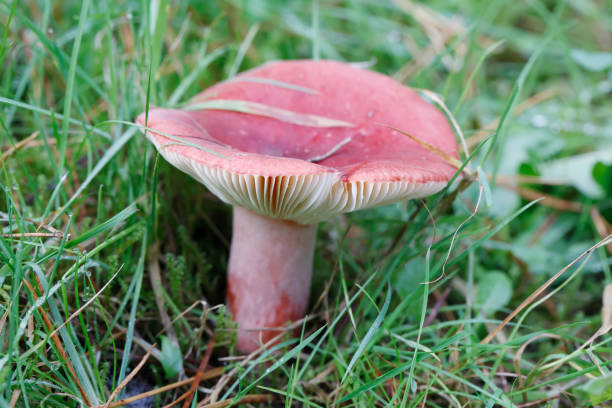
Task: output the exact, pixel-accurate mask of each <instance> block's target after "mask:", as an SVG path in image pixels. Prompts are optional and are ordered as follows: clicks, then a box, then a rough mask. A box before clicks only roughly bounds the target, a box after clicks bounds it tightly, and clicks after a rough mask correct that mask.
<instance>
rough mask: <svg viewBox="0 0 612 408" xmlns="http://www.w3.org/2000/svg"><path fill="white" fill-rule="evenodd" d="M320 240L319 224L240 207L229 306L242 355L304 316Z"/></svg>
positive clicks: (232, 253) (236, 209)
mask: <svg viewBox="0 0 612 408" xmlns="http://www.w3.org/2000/svg"><path fill="white" fill-rule="evenodd" d="M316 235H317V226H316V225H301V224H297V223H295V222H293V221H284V220H278V219H272V218H269V217H266V216H263V215H259V214H255V213H253V212H251V211H249V210H246V209H244V208H241V207H234V227H233V235H232V246H231V249H230V257H229V265H228V278H227V302H228V305H229V308H230V311H231V312H232V315H233V317H234V320H235V321H236V322H237V323H238V328H239V331H238V339H237V347H238V349H239V350H241V351H243V352H251V351H254V350H256V349H257V348H258V347H259V346H260V345H261V344H263V343H266V342H267V341H268V340H270V339H271V338H273V337H274V336H276V335H278V334H279V333H280V332H281V331H282V330H283V329H282V327H283V326H284V325H285V324H286V323H287V322H291V321H294V320H297V319H300V318H302V317H303V316H304V313H305V312H306V307H307V306H308V295H309V293H310V280H311V277H312V260H313V255H314V245H315V238H316ZM270 328H276V330H270Z"/></svg>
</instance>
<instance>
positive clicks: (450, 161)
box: [382, 124, 472, 176]
mask: <svg viewBox="0 0 612 408" xmlns="http://www.w3.org/2000/svg"><path fill="white" fill-rule="evenodd" d="M382 126H385V127H388V128H389V129H393V130H395V131H396V132H399V133H401V134H402V135H404V136H406V137H408V138H410V139H411V140H413V141H415V142H417V143H418V144H419V145H420V146H421V147H423V148H425V149H426V150H428V151H430V152H432V153H433V154H435V155H436V156H438V157H440V158H441V159H442V160H444V161H445V162H447V163H448V164H450V165H451V166H453V167H455V168H457V169H459V168H461V166H463V163H462V162H461V160H459V159H456V158H454V157H453V156H451V155H450V154H448V153H446V152H443V151H442V150H440V149H438V148H437V147H436V146H434V145H431V144H429V143H427V142H425V141H423V140H421V139H419V138H417V137H414V136H412V135H411V134H409V133H407V132H405V131H403V130H400V129H397V128H394V127H393V126H389V125H385V124H382ZM462 171H464V172H465V173H466V174H467V175H468V176H470V175H471V174H472V172H471V171H470V170H469V169H468V168H467V167H464V168H463V170H462Z"/></svg>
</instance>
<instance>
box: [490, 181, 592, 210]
mask: <svg viewBox="0 0 612 408" xmlns="http://www.w3.org/2000/svg"><path fill="white" fill-rule="evenodd" d="M497 185H499V186H500V187H503V188H505V189H508V190H512V191H515V192H516V193H518V194H519V195H520V196H521V197H523V198H526V199H527V200H537V199H539V198H541V200H540V204H541V205H544V206H546V207H550V208H554V209H555V210H560V211H571V212H577V213H579V212H582V210H583V206H582V204H580V203H575V202H573V201H567V200H562V199H560V198H555V197H553V196H551V195H548V194H545V193H542V192H541V191H538V190H534V189H532V188H528V187H519V186H515V185H512V184H511V183H508V182H506V181H502V180H498V181H497Z"/></svg>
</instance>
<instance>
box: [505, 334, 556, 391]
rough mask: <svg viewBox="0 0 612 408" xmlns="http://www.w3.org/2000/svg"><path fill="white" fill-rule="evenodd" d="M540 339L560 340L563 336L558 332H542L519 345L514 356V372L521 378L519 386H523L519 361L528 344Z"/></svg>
mask: <svg viewBox="0 0 612 408" xmlns="http://www.w3.org/2000/svg"><path fill="white" fill-rule="evenodd" d="M539 339H555V340H560V339H561V336H559V335H557V334H552V333H540V334H538V335H537V336H534V337H532V338H530V339H529V340H527V341H526V342H525V343H523V344H522V345H521V347H519V349H518V350H517V352H516V354H515V355H514V357H513V359H512V360H513V363H514V372H515V373H516V378H518V380H519V385H520V387H519V388H522V387H523V376H522V375H521V370H520V366H519V362H520V361H521V360H522V358H523V353H525V349H526V348H527V346H529V345H530V344H531V343H533V342H534V341H536V340H539Z"/></svg>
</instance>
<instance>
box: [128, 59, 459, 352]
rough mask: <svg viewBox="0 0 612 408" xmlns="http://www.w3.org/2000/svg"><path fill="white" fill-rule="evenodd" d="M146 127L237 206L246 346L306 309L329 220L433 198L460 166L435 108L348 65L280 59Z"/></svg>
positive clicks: (184, 166) (234, 286)
mask: <svg viewBox="0 0 612 408" xmlns="http://www.w3.org/2000/svg"><path fill="white" fill-rule="evenodd" d="M145 117H146V116H145V114H144V113H143V114H141V115H140V116H139V117H138V119H137V121H138V123H139V124H140V125H143V126H144V125H145ZM146 126H147V127H148V128H149V131H148V132H146V135H147V137H148V138H149V140H150V141H151V142H152V143H153V144H154V145H155V147H156V148H157V150H158V151H159V153H160V154H161V155H162V156H163V157H164V158H165V159H166V160H167V161H168V162H170V163H171V164H172V165H174V166H176V167H177V168H178V169H180V170H182V171H184V172H185V173H187V174H189V175H191V176H192V177H194V178H195V179H196V180H198V181H199V182H201V183H202V184H204V185H205V186H206V187H207V188H208V189H209V190H210V191H211V192H213V193H214V194H215V195H216V196H217V197H219V198H220V199H221V200H222V201H224V202H226V203H229V204H231V205H233V206H234V209H233V235H232V243H231V249H230V255H229V263H228V278H227V303H228V305H229V310H230V311H231V313H232V315H233V318H234V319H235V321H236V322H237V323H238V327H239V331H238V337H237V347H238V349H239V350H241V351H243V352H249V351H252V350H254V349H256V348H258V347H259V346H260V345H261V344H263V343H266V342H267V341H268V340H270V339H272V338H273V337H275V336H276V335H278V334H279V333H280V332H281V330H283V326H284V325H285V324H286V323H287V322H292V321H295V320H298V319H300V318H302V317H303V316H304V314H305V311H306V309H307V306H308V298H309V292H310V282H311V276H312V267H313V253H314V247H315V238H316V233H317V224H318V223H319V222H320V221H323V220H326V219H328V218H330V217H333V216H335V215H337V214H341V213H345V212H350V211H354V210H359V209H363V208H371V207H376V206H380V205H385V204H389V203H394V202H397V201H401V200H406V199H413V198H420V197H425V196H428V195H431V194H433V193H436V192H438V191H439V190H441V189H442V188H443V187H444V186H445V185H446V184H447V182H448V181H449V179H450V178H451V177H452V176H453V174H454V173H455V171H456V168H455V167H453V166H452V165H450V164H449V163H448V161H447V160H444V159H443V158H442V157H441V154H440V153H443V154H444V155H447V156H450V157H455V158H456V157H457V143H456V139H455V136H454V133H453V131H452V129H451V127H450V125H449V124H448V122H447V120H446V118H445V116H444V115H443V114H442V113H441V112H440V111H439V110H438V109H437V108H436V107H434V106H432V105H431V104H429V103H428V102H426V101H425V100H423V99H422V98H421V97H420V96H419V95H418V94H417V93H415V92H414V91H412V90H411V89H409V88H407V87H405V86H403V85H402V84H400V83H398V82H396V81H394V80H393V79H391V78H389V77H387V76H384V75H382V74H378V73H375V72H371V71H368V70H364V69H360V68H356V67H353V66H351V65H349V64H345V63H340V62H333V61H283V62H274V63H269V64H266V65H264V66H261V67H259V68H256V69H253V70H250V71H247V72H245V73H243V74H241V75H238V76H237V77H235V78H233V79H230V80H228V81H225V82H222V83H219V84H217V85H214V86H212V87H210V88H208V89H207V90H206V91H204V92H203V93H201V94H199V95H198V96H196V97H195V98H194V99H193V100H192V102H191V105H189V106H188V107H186V108H184V109H182V110H174V109H159V108H156V109H151V110H150V111H149V113H148V119H147V123H146ZM394 128H395V129H400V130H401V131H402V132H405V133H407V134H409V135H411V136H412V138H409V137H406V136H405V135H404V134H402V132H398V131H396V130H394ZM415 139H416V141H415ZM418 141H420V142H421V143H418ZM428 146H431V147H432V148H431V149H428V148H426V147H428Z"/></svg>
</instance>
